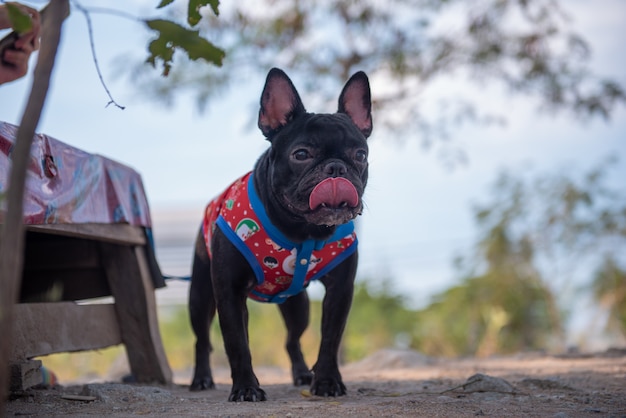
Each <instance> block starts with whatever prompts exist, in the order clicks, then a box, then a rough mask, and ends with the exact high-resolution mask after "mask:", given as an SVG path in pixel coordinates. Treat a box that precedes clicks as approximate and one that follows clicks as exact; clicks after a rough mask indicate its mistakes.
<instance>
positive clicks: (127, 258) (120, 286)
mask: <svg viewBox="0 0 626 418" xmlns="http://www.w3.org/2000/svg"><path fill="white" fill-rule="evenodd" d="M99 245H100V254H101V256H102V264H103V266H104V269H105V272H106V276H107V280H108V282H109V286H110V288H111V293H112V295H113V298H114V299H115V310H116V313H117V317H118V323H119V327H120V333H121V336H122V341H123V343H124V345H125V346H126V353H127V356H128V362H129V363H130V368H131V372H132V374H133V376H134V377H135V379H137V381H138V382H159V383H163V384H167V383H171V381H172V371H171V369H170V366H169V364H168V362H167V357H166V355H165V350H164V349H163V343H162V341H161V334H160V332H159V326H158V320H157V309H156V299H155V296H154V286H153V284H152V279H151V278H150V273H149V268H148V263H147V260H146V256H145V253H144V249H143V248H142V247H140V246H126V245H117V244H109V243H104V242H103V243H99Z"/></svg>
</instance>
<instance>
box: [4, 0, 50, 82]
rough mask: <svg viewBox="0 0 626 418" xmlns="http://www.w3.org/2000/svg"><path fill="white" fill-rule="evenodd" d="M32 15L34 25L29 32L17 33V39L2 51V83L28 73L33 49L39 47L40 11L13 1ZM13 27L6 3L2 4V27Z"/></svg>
mask: <svg viewBox="0 0 626 418" xmlns="http://www.w3.org/2000/svg"><path fill="white" fill-rule="evenodd" d="M11 4H13V5H14V6H16V7H18V8H19V9H20V10H21V11H22V12H23V13H24V14H25V15H27V16H29V17H30V20H31V23H32V26H31V28H30V30H29V31H28V32H23V33H20V34H17V36H16V39H15V41H14V42H13V43H12V44H11V45H10V46H9V47H7V48H5V49H4V50H2V51H0V84H2V83H6V82H9V81H13V80H16V79H18V78H20V77H23V76H24V75H26V73H27V71H28V60H29V58H30V55H31V54H32V52H33V51H36V50H37V49H39V32H40V29H41V21H40V20H41V19H40V15H39V12H38V11H37V10H35V9H33V8H31V7H28V6H25V5H23V4H19V3H11ZM8 27H11V21H10V20H9V14H8V10H7V7H6V5H0V28H8Z"/></svg>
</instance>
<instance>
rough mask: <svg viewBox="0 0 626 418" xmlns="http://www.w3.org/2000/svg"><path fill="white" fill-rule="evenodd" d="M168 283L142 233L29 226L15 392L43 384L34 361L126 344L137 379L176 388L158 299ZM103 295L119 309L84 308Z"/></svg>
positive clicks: (122, 228) (123, 227)
mask: <svg viewBox="0 0 626 418" xmlns="http://www.w3.org/2000/svg"><path fill="white" fill-rule="evenodd" d="M162 280H163V279H162V276H161V274H160V271H159V268H158V265H157V264H156V261H155V260H154V252H153V251H152V248H151V246H150V243H149V240H148V239H147V237H146V233H145V230H144V228H142V227H137V226H131V225H128V224H57V225H39V226H34V225H31V226H28V227H27V235H26V248H25V258H24V273H23V279H22V286H21V296H20V303H19V304H17V305H16V306H15V311H14V312H15V315H14V318H15V325H14V347H13V351H12V357H11V369H12V379H11V388H12V390H22V389H26V388H27V387H30V386H33V385H35V384H37V383H40V382H41V374H40V372H39V366H40V362H38V361H31V359H32V358H33V357H37V356H43V355H47V354H52V353H60V352H67V351H69V352H72V351H82V350H93V349H99V348H104V347H108V346H112V345H118V344H124V345H125V348H126V352H127V355H128V360H129V364H130V368H131V373H132V374H133V377H134V378H135V379H136V380H137V381H139V382H158V383H164V384H165V383H169V382H171V380H172V372H171V370H170V367H169V365H168V362H167V358H166V355H165V352H164V349H163V345H162V343H161V338H160V333H159V328H158V322H157V312H156V301H155V297H154V289H155V286H162V285H163V284H162ZM103 296H113V299H114V303H103V304H79V303H76V301H81V300H85V299H91V298H99V297H103Z"/></svg>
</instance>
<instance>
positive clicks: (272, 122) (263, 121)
mask: <svg viewBox="0 0 626 418" xmlns="http://www.w3.org/2000/svg"><path fill="white" fill-rule="evenodd" d="M305 112H306V109H305V108H304V105H303V104H302V100H300V95H299V94H298V92H297V91H296V88H295V87H294V85H293V83H292V82H291V80H290V79H289V77H287V74H285V73H284V72H283V71H282V70H279V69H278V68H272V69H271V70H270V72H269V73H268V74H267V79H266V80H265V87H264V88H263V93H262V94H261V108H260V109H259V122H258V124H259V129H261V132H263V135H265V137H266V138H269V137H270V136H271V135H273V134H275V133H276V132H278V131H279V130H280V129H281V128H282V127H283V126H285V125H286V124H287V123H288V122H289V121H291V120H292V119H293V118H295V117H296V116H299V115H300V114H302V113H305Z"/></svg>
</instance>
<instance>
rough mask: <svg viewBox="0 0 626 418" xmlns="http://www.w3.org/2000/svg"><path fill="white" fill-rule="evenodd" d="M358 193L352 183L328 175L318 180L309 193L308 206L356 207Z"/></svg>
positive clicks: (312, 207) (314, 207)
mask: <svg viewBox="0 0 626 418" xmlns="http://www.w3.org/2000/svg"><path fill="white" fill-rule="evenodd" d="M358 205H359V194H358V192H357V191H356V188H355V187H354V185H353V184H352V183H351V182H350V181H349V180H347V179H345V178H343V177H329V178H327V179H324V180H322V181H321V182H319V183H318V184H317V185H316V186H315V187H314V188H313V190H312V191H311V194H310V195H309V208H310V209H311V210H317V209H319V208H328V209H344V208H356V207H357V206H358Z"/></svg>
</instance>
